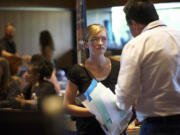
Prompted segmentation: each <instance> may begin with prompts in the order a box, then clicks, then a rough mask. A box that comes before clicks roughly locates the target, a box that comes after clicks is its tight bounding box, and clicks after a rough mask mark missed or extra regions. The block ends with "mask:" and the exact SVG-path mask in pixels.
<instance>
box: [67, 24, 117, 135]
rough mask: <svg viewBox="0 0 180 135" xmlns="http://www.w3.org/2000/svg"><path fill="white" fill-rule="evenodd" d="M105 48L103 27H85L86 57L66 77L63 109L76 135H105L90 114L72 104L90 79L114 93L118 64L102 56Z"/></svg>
mask: <svg viewBox="0 0 180 135" xmlns="http://www.w3.org/2000/svg"><path fill="white" fill-rule="evenodd" d="M107 44H108V34H107V30H106V28H105V27H104V26H102V25H99V24H92V25H90V26H88V27H87V29H86V35H85V47H86V48H87V49H88V50H89V57H88V58H87V59H86V60H85V63H83V64H76V65H74V66H73V67H72V69H71V71H70V72H69V74H68V79H69V82H68V85H67V89H66V93H65V98H64V106H65V109H66V111H67V113H69V114H70V115H71V116H72V117H73V119H75V120H76V127H77V135H93V134H96V135H105V133H104V131H103V130H102V128H101V126H100V124H99V123H98V121H97V120H96V119H95V117H94V116H93V114H91V113H90V112H89V110H88V109H87V108H85V107H84V106H83V105H81V104H78V105H77V104H76V103H75V98H76V96H77V94H78V93H79V94H83V93H84V92H85V91H86V90H87V88H88V87H89V85H90V84H91V81H92V79H96V80H97V81H99V82H101V83H103V84H104V85H105V86H106V87H108V88H110V89H111V90H112V91H113V92H114V87H115V84H116V81H117V76H118V71H119V67H120V64H119V62H118V61H115V60H112V59H109V58H108V57H105V56H104V53H105V52H106V49H107Z"/></svg>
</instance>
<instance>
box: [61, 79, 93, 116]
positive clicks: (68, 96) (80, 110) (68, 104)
mask: <svg viewBox="0 0 180 135" xmlns="http://www.w3.org/2000/svg"><path fill="white" fill-rule="evenodd" d="M77 89H78V88H77V86H76V85H75V84H74V83H73V82H71V81H69V82H68V85H67V88H66V93H65V97H64V107H65V109H66V111H67V113H68V114H70V115H72V116H78V117H89V116H93V115H92V114H91V113H90V112H89V110H88V109H87V108H84V107H80V106H77V105H75V98H76V94H77Z"/></svg>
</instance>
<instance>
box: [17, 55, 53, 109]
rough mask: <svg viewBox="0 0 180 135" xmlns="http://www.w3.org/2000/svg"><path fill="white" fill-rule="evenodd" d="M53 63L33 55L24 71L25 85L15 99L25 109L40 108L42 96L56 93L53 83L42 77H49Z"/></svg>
mask: <svg viewBox="0 0 180 135" xmlns="http://www.w3.org/2000/svg"><path fill="white" fill-rule="evenodd" d="M52 71H53V65H52V63H50V62H49V61H48V60H46V59H44V57H43V56H41V55H33V56H32V58H31V61H30V63H29V64H28V70H27V73H26V77H25V78H26V81H27V82H29V83H30V84H29V85H27V86H26V87H25V88H24V90H23V93H22V94H21V95H19V96H18V97H17V98H16V100H17V101H20V102H21V106H22V107H23V108H25V109H27V108H28V109H36V108H37V107H38V109H40V107H41V103H42V101H43V100H44V98H46V97H48V96H50V95H54V94H56V91H55V89H54V85H53V84H52V83H51V82H49V81H46V80H45V79H44V78H49V77H51V74H52Z"/></svg>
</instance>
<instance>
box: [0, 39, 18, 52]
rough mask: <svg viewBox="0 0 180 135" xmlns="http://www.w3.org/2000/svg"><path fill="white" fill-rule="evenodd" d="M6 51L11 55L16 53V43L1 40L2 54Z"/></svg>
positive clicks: (0, 49) (0, 48)
mask: <svg viewBox="0 0 180 135" xmlns="http://www.w3.org/2000/svg"><path fill="white" fill-rule="evenodd" d="M2 50H5V51H7V52H9V53H13V54H15V53H16V44H15V42H14V41H12V42H10V41H8V40H7V39H6V38H5V37H4V38H3V39H1V40H0V52H1V51H2Z"/></svg>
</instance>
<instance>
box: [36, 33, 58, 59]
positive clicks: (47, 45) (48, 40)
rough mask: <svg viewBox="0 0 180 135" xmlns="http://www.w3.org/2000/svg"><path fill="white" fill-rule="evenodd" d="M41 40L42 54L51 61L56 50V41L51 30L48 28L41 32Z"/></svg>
mask: <svg viewBox="0 0 180 135" xmlns="http://www.w3.org/2000/svg"><path fill="white" fill-rule="evenodd" d="M39 41H40V48H41V53H42V55H43V56H44V57H45V58H46V59H47V60H49V61H51V60H52V56H53V51H54V42H53V39H52V36H51V34H50V32H49V31H47V30H44V31H42V32H40V37H39Z"/></svg>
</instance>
